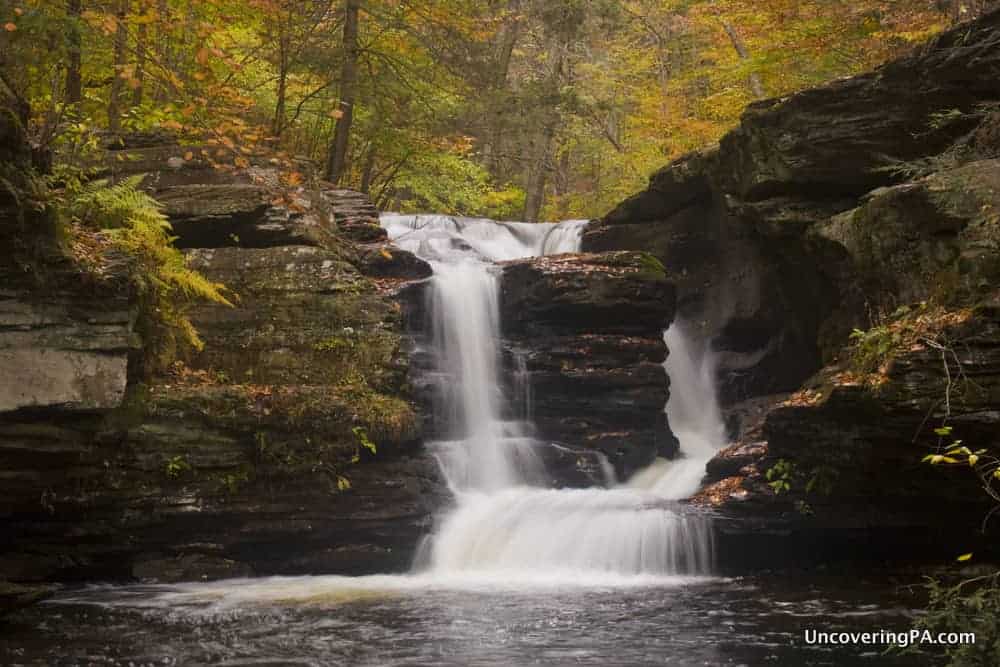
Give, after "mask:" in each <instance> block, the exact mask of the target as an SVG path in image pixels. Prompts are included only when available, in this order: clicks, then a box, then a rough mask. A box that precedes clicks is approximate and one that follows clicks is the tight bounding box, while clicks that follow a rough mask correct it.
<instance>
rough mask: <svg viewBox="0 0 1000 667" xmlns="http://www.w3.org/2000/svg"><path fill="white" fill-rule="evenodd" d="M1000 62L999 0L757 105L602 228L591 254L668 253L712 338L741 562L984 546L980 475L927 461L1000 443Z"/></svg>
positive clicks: (691, 314)
mask: <svg viewBox="0 0 1000 667" xmlns="http://www.w3.org/2000/svg"><path fill="white" fill-rule="evenodd" d="M998 75H1000V12H993V13H990V14H987V15H986V16H984V17H983V18H981V19H980V20H978V21H976V22H974V23H971V24H966V25H963V26H960V27H958V28H956V29H954V30H952V31H950V32H948V33H945V34H943V35H942V36H940V37H938V38H937V39H935V40H933V41H932V42H930V43H929V44H927V45H926V46H924V47H922V48H920V49H918V50H916V51H915V52H914V53H913V54H912V55H911V56H908V57H906V58H903V59H902V60H899V61H897V62H893V63H890V64H888V65H886V66H884V67H882V68H880V69H879V70H876V71H874V72H872V73H870V74H866V75H862V76H859V77H855V78H852V79H846V80H842V81H837V82H834V83H832V84H830V85H828V86H824V87H821V88H817V89H813V90H809V91H805V92H803V93H800V94H797V95H793V96H791V97H788V98H783V99H774V100H768V101H764V102H760V103H757V104H755V105H753V106H751V107H750V108H749V109H748V110H747V112H746V113H745V115H744V116H743V118H742V121H741V123H740V125H739V127H737V128H736V129H735V130H733V131H732V132H730V133H729V134H728V135H726V136H725V137H724V138H723V139H722V141H721V142H720V143H719V145H718V146H717V147H714V148H711V149H708V150H705V151H701V152H699V153H695V154H692V155H688V156H686V157H684V158H681V159H680V160H678V161H676V162H674V163H673V164H671V165H668V166H667V167H666V168H664V169H663V170H661V171H660V172H658V173H656V174H654V175H653V176H652V178H651V179H650V185H649V188H648V189H647V190H645V191H643V192H641V193H639V194H637V195H636V196H634V197H632V198H630V199H629V200H627V201H625V202H623V203H622V204H621V205H620V206H618V207H617V208H616V209H615V210H613V211H612V212H610V213H609V214H608V215H607V216H605V217H604V218H603V219H601V220H599V221H596V222H594V223H592V224H591V225H590V226H589V227H588V229H587V230H586V232H585V234H584V240H583V247H584V249H585V250H589V251H598V250H613V249H644V250H649V251H651V252H653V253H654V254H655V255H656V256H657V257H658V258H659V259H660V260H661V261H663V263H664V264H665V266H666V267H667V270H668V271H669V272H670V273H671V274H672V275H676V276H678V316H679V317H682V318H685V319H687V320H688V321H689V322H694V323H696V324H700V325H701V328H702V332H703V335H704V336H705V337H706V338H708V339H710V340H711V341H712V345H713V349H714V350H715V352H716V354H717V359H718V361H719V386H720V394H721V398H722V400H723V402H724V404H725V405H726V407H727V411H728V415H729V425H730V431H731V435H732V436H733V438H734V439H735V441H736V442H735V444H734V445H733V446H732V447H730V448H729V449H727V450H725V451H724V452H723V453H722V454H720V456H719V457H717V458H716V459H715V460H714V461H713V462H711V463H710V464H709V466H708V472H709V477H708V481H709V482H711V485H710V486H709V487H708V489H706V491H705V492H704V493H703V494H702V495H701V496H700V498H699V499H698V500H700V501H703V502H706V503H709V504H712V505H714V506H716V507H718V508H721V511H722V516H723V517H728V518H732V517H736V519H735V520H734V521H730V520H729V519H728V518H727V519H726V520H724V521H722V522H721V523H720V525H721V526H722V539H723V542H724V547H725V548H722V549H721V551H722V552H729V553H736V549H737V544H738V545H739V554H740V556H739V557H738V558H736V559H735V560H740V559H741V558H742V559H744V560H749V559H751V556H753V555H754V554H755V555H756V556H759V559H758V561H757V562H760V563H769V564H774V563H776V562H779V561H780V560H781V559H780V558H777V557H776V556H775V554H776V553H784V554H785V555H786V556H796V555H803V554H806V553H811V554H812V555H813V556H817V555H818V554H824V557H827V558H828V557H832V555H833V554H835V553H840V554H841V555H852V556H857V557H862V558H864V557H866V554H865V552H868V555H869V556H870V555H872V554H876V555H888V556H893V557H901V556H903V557H905V556H914V557H920V556H922V555H923V556H926V555H928V554H930V553H934V554H935V555H941V554H940V551H941V548H942V547H943V548H944V550H948V549H951V550H954V548H956V547H955V545H956V544H963V545H970V544H971V543H975V542H976V541H977V538H976V537H975V533H976V530H977V529H978V528H979V527H980V523H981V521H982V519H983V517H984V516H985V514H986V511H988V509H989V503H988V502H987V501H988V498H987V496H986V494H984V493H982V490H981V489H979V488H978V479H977V478H976V476H975V475H974V474H971V471H969V470H964V471H957V470H952V471H948V472H945V473H943V472H942V471H941V470H940V469H939V468H932V467H931V466H928V465H926V464H922V463H921V459H922V458H923V457H924V455H926V454H927V453H929V452H932V453H933V452H938V451H939V450H940V449H941V447H946V446H947V445H948V444H950V441H951V440H950V439H963V440H964V441H965V442H966V443H971V444H970V445H969V446H970V447H975V448H980V447H982V448H987V449H992V450H996V449H997V448H998V447H1000V441H998V440H997V431H996V414H997V407H998V406H1000V402H998V401H1000V397H998V396H997V395H996V392H995V391H994V389H995V385H996V384H997V381H998V379H1000V370H998V367H997V365H996V360H995V359H994V357H995V355H996V350H997V349H1000V338H998V337H997V329H996V322H995V319H994V318H995V312H996V310H995V308H996V307H995V302H996V295H997V289H998V285H1000V272H998V267H1000V265H998V261H1000V260H998V257H1000V233H998V231H997V229H998V226H997V219H998V217H997V211H998V209H997V205H998V203H1000V202H997V200H996V196H997V195H996V192H997V188H996V185H997V178H998V176H997V175H998V173H1000V171H998V163H997V162H996V158H997V157H998V155H1000V141H998V136H1000V133H998V132H997V128H998V127H1000V124H998V118H1000V116H998V113H997V109H998V107H1000V83H998V81H1000V79H998ZM855 329H857V330H859V331H865V332H867V333H864V334H862V333H858V334H856V335H855V336H854V337H853V338H851V339H849V334H851V332H852V330H855ZM824 366H825V367H824ZM782 392H795V393H794V394H793V395H789V394H788V393H782ZM944 427H950V428H951V431H950V432H949V431H948V430H947V428H946V429H945V430H944V431H942V430H941V429H942V428H944ZM935 429H938V433H935ZM940 433H949V435H948V436H947V438H946V437H945V436H942V435H940ZM951 433H954V435H951ZM946 439H947V441H945V440H946ZM729 539H732V540H734V541H733V542H731V543H730V542H728V541H727V540H729ZM862 544H864V545H865V546H863V547H862V546H861V545H862ZM726 545H728V546H726ZM945 555H947V554H945Z"/></svg>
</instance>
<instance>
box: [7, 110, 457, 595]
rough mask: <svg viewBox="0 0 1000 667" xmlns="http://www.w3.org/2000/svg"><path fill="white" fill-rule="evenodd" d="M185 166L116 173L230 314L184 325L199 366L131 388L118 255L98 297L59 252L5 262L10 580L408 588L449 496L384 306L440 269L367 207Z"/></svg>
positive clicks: (130, 298) (128, 158)
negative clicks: (161, 219)
mask: <svg viewBox="0 0 1000 667" xmlns="http://www.w3.org/2000/svg"><path fill="white" fill-rule="evenodd" d="M9 120H10V121H11V123H10V124H9V128H8V129H9V133H11V134H13V135H15V138H17V137H16V135H17V133H18V125H17V123H16V119H14V118H13V117H11V118H10V119H9ZM20 138H21V139H22V140H23V137H20ZM185 153H188V154H189V158H188V159H185V158H184V155H185ZM192 153H198V151H192V150H191V148H190V147H184V148H182V147H180V146H178V145H153V146H138V147H134V148H131V149H126V150H123V151H120V152H112V153H110V154H109V155H108V158H107V160H108V161H107V164H108V165H109V167H108V172H110V173H111V174H112V175H113V176H115V177H121V176H125V175H128V174H130V173H143V174H146V176H145V177H144V183H145V187H146V188H147V189H148V190H149V191H150V192H151V193H153V194H154V195H155V196H156V197H157V199H159V200H160V201H161V202H162V203H163V204H164V207H165V209H164V210H165V213H166V214H167V215H168V217H169V219H170V220H171V222H172V224H173V229H174V233H175V235H176V236H177V237H178V238H177V241H176V243H177V245H178V246H180V247H182V248H186V249H187V251H186V252H187V254H188V258H189V262H190V264H191V266H192V267H194V268H196V269H197V270H199V271H201V272H202V273H203V274H204V275H205V276H207V277H208V278H209V279H211V280H213V281H218V282H222V283H224V284H226V286H227V287H228V288H229V289H230V290H231V293H232V294H233V295H234V299H233V301H234V303H235V306H234V307H232V308H229V307H226V306H223V305H211V306H202V307H199V308H197V309H196V310H195V311H194V312H193V313H192V321H193V323H194V324H195V326H196V327H197V329H198V330H199V333H200V335H201V337H202V339H203V340H204V342H205V348H204V350H203V351H202V352H200V353H196V354H194V355H192V356H191V357H190V358H188V359H186V360H185V363H183V364H177V365H175V367H174V368H173V369H171V371H170V372H168V373H165V374H159V375H157V376H154V377H152V378H144V377H143V376H142V375H141V374H140V370H141V369H140V366H141V363H140V361H141V357H142V345H143V341H142V340H141V339H140V338H139V336H138V334H137V332H136V330H135V328H134V321H135V310H136V302H135V300H134V294H133V293H132V291H131V288H130V285H129V282H128V280H127V278H126V276H127V273H128V271H127V268H128V264H127V258H117V259H115V258H112V260H111V261H108V262H106V266H107V267H109V269H108V270H107V271H106V272H105V273H106V275H105V276H104V278H103V279H102V280H101V281H100V282H98V283H96V284H90V282H88V281H87V279H86V275H85V274H84V273H83V272H81V271H80V269H79V268H77V267H75V266H73V265H72V263H71V262H69V261H66V260H65V259H64V258H60V256H59V255H58V253H51V254H50V255H48V256H45V257H41V258H37V261H35V262H34V263H32V264H30V265H29V264H25V263H23V262H19V261H17V257H19V256H20V255H18V253H15V252H11V253H4V255H3V257H2V259H3V267H2V271H0V274H2V276H3V283H2V284H3V290H2V293H0V371H2V373H3V375H4V377H5V382H4V383H3V389H2V391H0V462H2V467H3V470H4V472H3V476H4V486H5V491H4V494H3V498H2V505H0V521H2V522H3V526H4V534H5V540H4V543H3V545H2V546H0V573H2V575H0V576H2V578H4V579H8V580H12V581H20V582H31V581H51V580H61V581H65V580H77V579H89V580H93V579H122V578H131V577H136V578H140V579H156V580H161V581H162V580H167V581H169V580H180V579H198V578H218V577H225V576H238V575H247V574H292V573H306V572H308V573H321V572H339V573H364V572H376V571H379V572H385V571H398V570H403V569H406V568H407V567H408V566H409V563H410V558H411V556H412V551H413V548H414V546H415V544H416V542H417V540H418V539H419V538H420V536H421V535H423V534H424V533H425V532H426V530H427V527H428V525H429V522H430V516H431V512H432V510H433V509H435V508H436V507H437V506H438V505H439V504H440V502H441V498H440V497H441V495H442V494H443V488H442V485H441V482H440V480H439V479H438V473H437V468H436V465H435V464H434V462H433V461H432V460H431V459H430V457H429V456H428V455H426V454H425V453H424V452H423V450H422V448H421V447H420V431H419V419H418V417H417V415H416V413H415V411H414V409H413V407H412V405H411V404H410V399H409V386H408V380H407V359H406V356H405V355H404V354H403V353H402V351H401V340H402V336H403V333H404V332H403V329H402V318H401V314H400V308H399V306H398V305H397V303H396V302H395V301H394V300H393V298H392V293H393V291H394V289H395V288H396V287H397V286H398V285H399V284H400V283H401V282H404V281H405V280H407V279H414V278H420V277H423V276H426V275H427V274H428V273H429V268H428V267H427V266H426V265H425V264H423V263H422V262H419V260H416V258H413V257H412V256H408V254H407V253H403V252H401V251H396V250H393V252H392V254H390V253H389V252H388V251H386V250H385V247H384V246H385V235H384V232H383V231H382V230H381V228H380V227H379V226H378V219H377V213H376V211H375V210H374V208H373V207H372V206H371V204H370V203H369V202H368V201H367V198H365V197H364V196H363V195H360V194H358V193H351V192H347V191H338V190H333V189H330V188H322V187H321V188H319V189H318V190H308V189H305V188H288V187H284V186H282V184H281V183H280V182H279V181H278V177H277V173H276V172H275V171H274V170H273V169H268V168H250V169H248V170H244V171H239V172H235V173H231V174H224V173H220V172H218V171H217V170H214V169H212V168H211V167H210V166H209V165H208V164H207V163H205V162H204V161H202V160H200V159H190V155H191V154H192ZM19 159H20V158H19V157H17V156H14V158H13V159H12V161H11V162H9V163H8V164H7V165H5V166H6V167H7V168H11V167H13V168H22V169H23V168H24V167H25V166H26V165H25V163H24V162H23V161H21V162H17V160H19ZM27 214H28V215H31V213H30V211H28V213H27ZM4 215H5V220H4V223H5V224H4V229H3V231H4V232H6V233H8V234H9V233H11V232H14V233H13V238H14V240H12V241H11V243H20V244H22V245H25V239H27V238H28V236H26V235H25V234H24V226H23V225H15V222H16V221H17V219H18V218H19V216H21V217H23V216H24V215H25V211H24V210H20V209H18V208H17V205H16V202H14V201H10V200H8V201H5V202H4ZM28 223H29V224H32V225H35V226H36V227H38V226H40V224H41V222H40V221H38V220H32V221H28ZM39 228H40V227H39ZM22 254H23V253H22ZM357 429H363V431H361V432H360V433H361V434H363V437H362V435H359V433H358V432H357ZM365 439H367V440H368V441H369V442H371V443H374V451H370V448H369V447H367V446H366V445H365V444H364V442H363V440H365Z"/></svg>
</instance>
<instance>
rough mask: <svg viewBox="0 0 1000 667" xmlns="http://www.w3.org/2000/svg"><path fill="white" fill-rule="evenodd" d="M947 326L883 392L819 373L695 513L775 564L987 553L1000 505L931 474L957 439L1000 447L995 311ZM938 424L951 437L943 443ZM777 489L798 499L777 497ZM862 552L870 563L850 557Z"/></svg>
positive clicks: (722, 458) (996, 306)
mask: <svg viewBox="0 0 1000 667" xmlns="http://www.w3.org/2000/svg"><path fill="white" fill-rule="evenodd" d="M952 317H954V318H955V320H956V322H955V323H954V324H949V325H947V326H946V327H945V328H944V329H943V330H941V331H938V332H935V334H934V335H933V336H928V338H927V341H930V342H924V343H916V344H913V345H910V346H908V347H907V348H905V349H903V350H901V351H900V352H899V353H898V354H897V355H896V356H895V357H894V359H893V360H892V361H891V363H890V365H889V366H888V368H887V369H885V371H884V376H882V377H879V378H878V379H877V382H878V384H877V387H875V388H873V387H872V386H871V385H870V384H868V383H867V382H866V381H862V380H859V379H858V378H857V376H855V375H852V374H850V373H845V372H844V371H843V369H842V368H838V367H830V368H828V369H824V371H822V372H821V373H820V374H818V375H817V376H816V377H814V378H813V379H812V380H810V382H809V384H808V385H807V387H806V388H804V389H803V390H801V391H800V392H797V393H796V394H794V395H792V396H790V397H788V398H787V399H786V400H782V401H780V402H777V403H775V404H773V405H772V406H771V407H770V408H769V409H766V410H765V411H764V412H763V414H762V415H760V416H759V417H758V419H757V421H756V423H755V424H754V425H753V426H752V427H751V428H749V429H747V431H746V432H745V433H744V434H743V437H742V439H741V440H740V441H738V442H737V443H736V444H734V445H733V446H731V447H730V448H728V449H727V450H724V451H723V452H721V453H720V454H719V455H718V456H717V457H716V458H715V459H714V460H713V461H712V462H710V463H709V466H708V471H709V481H710V482H711V483H710V484H709V486H708V487H707V488H706V489H705V490H704V491H703V492H702V493H701V495H700V496H699V497H698V498H697V500H698V501H700V502H705V503H709V504H711V505H714V506H715V507H716V508H717V509H719V511H720V512H721V513H722V515H723V516H724V517H726V519H725V520H724V521H723V522H722V526H723V535H724V538H723V539H724V541H727V543H729V542H728V541H729V540H731V541H732V542H731V543H732V544H734V545H735V544H736V543H739V544H740V545H741V549H742V550H743V551H742V552H741V553H743V555H744V556H745V557H747V558H750V559H751V560H752V559H759V560H760V562H762V563H763V562H770V563H772V564H773V563H774V562H775V561H774V558H773V553H774V552H776V551H780V552H783V553H785V554H786V555H787V556H788V557H790V558H792V559H794V558H799V557H802V556H803V555H804V554H803V550H806V551H809V552H811V553H812V557H813V558H815V557H816V556H819V555H824V556H825V557H829V555H831V554H835V553H837V552H838V551H839V552H840V553H841V554H846V555H852V556H853V557H861V558H864V557H867V556H869V555H875V556H878V557H881V556H887V557H894V558H899V557H904V558H915V559H919V558H927V557H934V558H942V559H946V560H947V559H951V558H954V554H953V553H951V552H952V551H954V549H955V545H956V544H962V545H963V549H966V548H967V549H968V550H973V549H976V550H977V551H978V552H980V553H986V552H988V550H989V545H990V544H991V542H994V541H995V536H996V530H997V528H996V527H995V526H991V525H990V524H989V523H987V524H986V528H987V532H986V534H985V535H984V534H982V533H980V528H981V527H982V525H983V519H984V517H985V516H986V515H987V514H988V512H989V511H990V506H991V501H990V499H989V498H988V496H986V494H984V493H983V492H982V489H981V488H980V487H979V481H978V479H977V477H976V476H975V475H973V474H972V472H971V471H970V470H969V469H967V468H959V469H946V468H942V467H941V466H931V465H928V464H926V463H922V459H923V457H924V456H925V455H927V454H932V453H938V452H941V451H943V450H942V447H944V448H945V449H947V448H948V447H949V445H950V444H951V442H952V441H953V440H956V439H961V440H962V441H963V442H965V443H972V444H969V446H970V447H972V448H980V447H981V448H987V449H993V450H994V451H995V449H996V447H998V446H1000V439H998V436H997V433H998V431H997V424H998V418H1000V417H998V411H997V405H1000V301H997V297H996V296H994V297H993V298H992V299H991V300H989V301H988V302H986V303H985V304H984V305H982V306H980V307H979V308H977V309H976V310H974V311H969V312H965V313H962V314H960V315H954V316H952ZM937 341H941V342H945V341H946V342H945V343H944V344H946V345H947V346H948V347H947V350H948V351H947V352H946V353H945V354H944V355H942V350H941V349H938V348H937V347H935V346H936V345H937V344H938V343H937ZM943 423H947V424H948V425H949V426H950V427H951V428H952V429H953V433H954V435H949V436H948V437H942V436H940V435H938V434H937V433H935V429H936V428H938V427H939V426H941V424H943ZM769 471H776V472H771V473H770V476H768V472H769ZM779 479H781V480H785V481H787V482H788V484H789V488H788V489H785V490H782V489H775V487H774V483H775V482H776V481H777V480H779ZM755 535H756V537H755ZM858 544H864V545H865V547H864V548H865V549H866V550H868V553H854V554H850V552H851V551H852V550H855V551H856V549H857V546H856V545H858ZM768 554H771V555H768ZM744 565H745V563H744Z"/></svg>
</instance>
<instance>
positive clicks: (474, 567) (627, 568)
mask: <svg viewBox="0 0 1000 667" xmlns="http://www.w3.org/2000/svg"><path fill="white" fill-rule="evenodd" d="M382 224H383V226H384V227H385V228H386V229H387V230H388V232H389V235H390V237H391V238H392V239H393V241H394V242H395V243H396V244H397V245H399V246H401V247H403V248H405V249H407V250H410V251H412V252H414V253H416V254H418V255H420V256H421V257H423V258H424V259H426V260H428V261H429V262H430V263H431V264H432V266H433V267H434V276H433V277H432V278H431V284H430V289H429V306H430V307H429V309H428V310H429V313H430V316H431V318H432V339H433V347H434V350H435V358H436V359H437V366H438V368H437V371H438V372H439V374H440V376H439V377H440V379H441V385H442V386H443V387H445V388H446V390H445V391H443V393H444V395H446V397H447V398H446V399H445V400H444V401H442V402H443V403H444V406H443V409H445V410H448V411H450V413H451V414H450V419H449V420H448V423H450V424H452V425H453V426H452V427H453V430H454V433H452V434H451V436H450V437H449V438H448V439H447V440H443V441H438V442H435V443H431V444H430V446H431V447H432V449H433V451H435V452H436V453H437V454H438V457H439V460H440V461H441V464H442V470H443V472H444V475H445V477H446V479H447V480H448V483H449V485H450V487H451V488H452V490H453V491H454V492H455V494H456V505H455V507H454V508H453V509H451V510H450V511H449V513H448V514H446V515H445V516H444V517H443V519H442V520H441V522H440V524H439V526H438V528H437V530H436V531H435V533H434V534H433V535H432V536H431V539H430V543H429V547H428V550H427V553H426V554H425V556H424V559H423V560H424V563H423V566H424V567H425V568H426V570H427V571H428V573H429V574H432V575H436V576H440V577H453V576H456V575H461V574H463V573H465V574H469V573H477V574H480V575H487V577H491V576H500V577H503V578H510V579H521V578H523V577H524V576H526V575H528V576H531V575H538V574H541V573H546V572H548V573H550V574H553V575H556V574H557V573H565V572H576V573H578V575H577V576H581V577H583V579H584V580H587V579H588V578H589V577H593V576H594V575H596V574H604V575H606V574H609V573H613V574H616V575H631V576H640V575H673V574H682V573H683V574H706V573H708V572H709V571H710V569H711V550H712V545H711V534H710V531H709V530H708V526H707V523H706V522H705V521H704V520H703V519H702V518H700V517H697V516H692V515H690V514H687V515H683V514H681V513H679V512H678V511H676V507H673V506H671V504H670V503H669V502H668V501H670V500H677V499H681V498H685V497H687V496H689V495H690V494H691V493H693V492H694V491H695V490H697V488H698V484H699V482H700V480H701V478H702V476H703V475H704V469H705V463H706V462H707V460H708V459H709V458H711V456H712V455H713V454H714V452H715V451H716V450H717V449H718V447H719V446H720V445H721V444H722V441H723V439H722V426H721V419H720V418H719V413H718V408H717V405H716V403H715V392H714V378H713V372H714V369H713V367H712V364H711V359H710V356H708V355H705V354H703V350H702V349H700V348H698V347H697V346H694V345H692V344H691V343H689V341H688V338H687V337H686V336H685V335H684V333H683V332H682V330H681V329H680V327H677V326H674V327H671V329H670V330H669V331H668V332H667V333H666V334H665V335H666V340H667V343H668V345H669V347H670V349H671V355H670V357H669V359H668V361H667V362H666V368H667V371H668V373H669V374H670V376H671V379H672V382H673V386H674V391H673V392H672V398H671V401H670V403H669V405H668V406H667V410H668V413H669V418H670V419H671V422H672V423H673V424H674V426H675V432H676V433H677V435H678V438H679V439H680V441H681V450H682V452H683V454H684V456H683V457H682V458H680V459H678V460H677V461H673V462H671V461H665V460H658V461H657V462H656V463H655V464H654V465H653V466H651V467H650V468H649V469H647V470H645V471H642V472H641V473H640V474H639V475H637V476H636V477H635V478H634V479H633V480H632V481H631V482H629V484H627V485H625V486H619V487H616V488H614V489H582V490H552V489H546V488H543V487H544V486H545V485H546V483H547V479H546V476H545V471H544V468H543V466H542V465H541V463H540V461H539V459H538V457H537V456H536V455H535V453H534V452H535V450H536V449H537V447H538V446H539V445H540V444H542V443H538V442H537V441H535V440H534V439H532V438H531V437H530V434H531V428H530V424H525V423H520V422H517V421H511V420H509V419H508V420H506V421H505V420H504V419H503V415H505V414H509V413H510V412H511V411H510V410H506V407H507V406H506V404H505V400H506V397H504V396H502V394H501V390H500V382H499V381H498V380H499V379H498V375H497V374H498V367H499V358H500V351H499V349H498V344H499V339H500V322H499V315H498V307H497V302H498V294H499V289H500V285H499V282H498V271H497V267H496V265H495V262H497V261H504V260H511V259H517V258H523V257H531V256H537V255H540V254H552V253H561V252H578V251H579V245H580V234H581V232H582V229H583V226H584V225H585V224H586V223H585V221H569V222H564V223H560V224H557V225H553V224H525V223H497V222H493V221H489V220H482V219H463V218H451V217H447V216H402V215H392V214H389V215H385V216H383V218H382ZM528 395H530V391H529V393H528ZM522 412H523V413H524V414H530V408H529V409H528V410H527V411H522Z"/></svg>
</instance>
